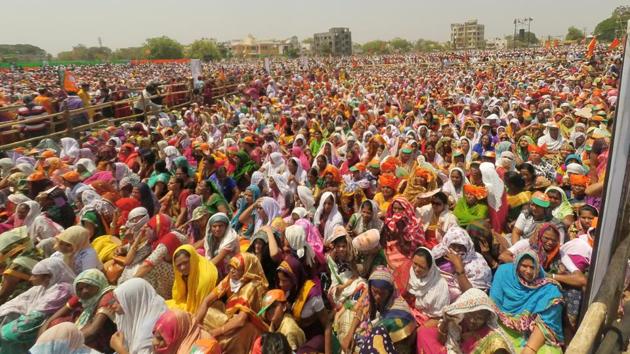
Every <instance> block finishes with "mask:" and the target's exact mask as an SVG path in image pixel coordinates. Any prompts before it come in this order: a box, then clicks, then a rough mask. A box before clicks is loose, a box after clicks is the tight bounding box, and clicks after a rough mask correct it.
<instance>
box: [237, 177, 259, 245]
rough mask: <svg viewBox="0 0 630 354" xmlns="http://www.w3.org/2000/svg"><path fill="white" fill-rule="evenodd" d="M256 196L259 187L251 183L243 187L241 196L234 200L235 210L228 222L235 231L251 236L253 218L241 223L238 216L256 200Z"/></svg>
mask: <svg viewBox="0 0 630 354" xmlns="http://www.w3.org/2000/svg"><path fill="white" fill-rule="evenodd" d="M258 198H260V188H258V186H256V185H253V184H252V185H250V186H249V187H247V188H246V189H245V191H244V192H243V194H242V196H241V197H240V198H238V200H237V201H236V212H235V213H234V216H233V217H232V221H230V224H231V225H232V227H233V228H234V230H236V232H237V233H240V234H242V235H244V236H246V237H251V235H252V234H253V233H254V222H253V220H250V221H249V222H248V223H242V222H241V221H240V216H241V215H242V214H243V212H244V211H245V210H247V209H248V208H249V207H251V206H252V205H254V202H255V201H256V200H258ZM252 219H253V218H252Z"/></svg>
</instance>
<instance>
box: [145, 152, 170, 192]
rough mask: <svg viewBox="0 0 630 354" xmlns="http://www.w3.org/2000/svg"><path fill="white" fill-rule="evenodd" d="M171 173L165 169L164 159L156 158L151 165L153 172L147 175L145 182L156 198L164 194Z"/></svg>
mask: <svg viewBox="0 0 630 354" xmlns="http://www.w3.org/2000/svg"><path fill="white" fill-rule="evenodd" d="M170 178H171V174H170V173H169V172H168V169H166V161H164V160H158V161H156V162H155V164H154V166H153V172H152V173H151V176H149V180H148V181H147V184H148V185H149V187H150V188H151V190H152V191H153V193H155V195H156V196H157V197H158V198H162V197H163V196H164V194H166V192H167V189H166V186H167V184H168V180H169V179H170Z"/></svg>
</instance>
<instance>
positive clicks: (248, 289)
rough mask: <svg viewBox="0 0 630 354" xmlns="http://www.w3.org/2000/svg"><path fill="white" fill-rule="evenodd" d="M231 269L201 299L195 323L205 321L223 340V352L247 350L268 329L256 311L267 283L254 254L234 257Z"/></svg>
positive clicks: (243, 351) (210, 331) (209, 328)
mask: <svg viewBox="0 0 630 354" xmlns="http://www.w3.org/2000/svg"><path fill="white" fill-rule="evenodd" d="M229 269H230V271H229V273H228V275H226V276H225V278H223V280H221V282H220V283H219V284H218V285H217V287H216V288H214V289H213V290H212V292H210V295H208V296H207V297H206V298H205V299H204V300H203V301H202V303H201V305H200V306H199V309H198V310H197V313H196V315H195V324H199V325H203V327H204V329H206V330H208V332H209V333H210V335H212V336H213V337H214V338H216V339H217V340H218V341H219V342H220V344H221V349H222V351H223V352H225V353H248V352H249V350H250V349H251V347H252V344H253V343H254V340H255V339H256V337H258V336H259V335H260V334H261V333H262V332H265V331H267V326H266V325H265V324H264V323H263V322H262V321H260V320H259V319H258V317H257V316H256V314H257V313H258V311H260V303H261V301H262V297H263V295H264V293H265V291H267V287H268V283H267V279H265V274H264V273H263V270H262V266H261V265H260V262H259V261H258V258H256V256H254V255H253V254H250V253H239V254H237V255H236V256H234V257H232V259H230V262H229ZM223 301H225V302H223Z"/></svg>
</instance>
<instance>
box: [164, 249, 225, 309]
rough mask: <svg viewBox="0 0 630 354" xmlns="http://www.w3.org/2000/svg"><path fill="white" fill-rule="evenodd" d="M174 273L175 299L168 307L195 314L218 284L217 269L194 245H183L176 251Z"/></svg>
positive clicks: (167, 303) (169, 302) (167, 304)
mask: <svg viewBox="0 0 630 354" xmlns="http://www.w3.org/2000/svg"><path fill="white" fill-rule="evenodd" d="M173 272H174V273H175V281H174V282H173V298H172V299H171V300H168V301H166V306H168V307H169V308H170V309H179V310H183V311H186V312H188V313H191V314H194V313H195V312H196V311H197V308H198V307H199V305H200V304H201V302H202V301H203V299H205V298H206V296H208V294H209V293H210V292H211V291H212V290H213V289H214V288H215V286H216V284H217V278H218V277H219V273H218V271H217V267H216V266H215V265H214V264H213V263H212V262H210V261H209V260H207V259H206V258H204V257H202V256H201V255H199V253H197V251H196V250H195V248H194V247H193V246H192V245H183V246H180V247H179V248H178V249H176V250H175V254H174V256H173Z"/></svg>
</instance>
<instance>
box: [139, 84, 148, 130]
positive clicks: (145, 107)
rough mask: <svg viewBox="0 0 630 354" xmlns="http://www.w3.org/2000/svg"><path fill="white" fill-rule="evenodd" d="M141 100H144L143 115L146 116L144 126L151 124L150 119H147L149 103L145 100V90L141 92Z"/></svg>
mask: <svg viewBox="0 0 630 354" xmlns="http://www.w3.org/2000/svg"><path fill="white" fill-rule="evenodd" d="M140 99H141V100H142V115H143V116H144V124H149V119H148V118H147V102H146V101H145V98H144V90H143V91H140Z"/></svg>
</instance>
